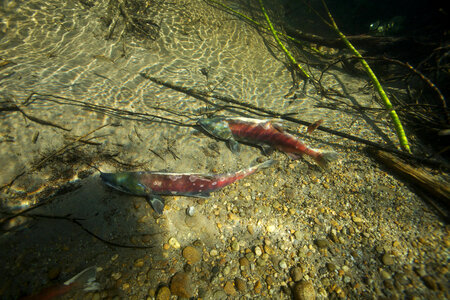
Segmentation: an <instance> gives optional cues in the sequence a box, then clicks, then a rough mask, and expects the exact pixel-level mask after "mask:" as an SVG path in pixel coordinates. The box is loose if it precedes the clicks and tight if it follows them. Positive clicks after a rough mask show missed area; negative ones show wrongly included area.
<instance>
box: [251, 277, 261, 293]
mask: <svg viewBox="0 0 450 300" xmlns="http://www.w3.org/2000/svg"><path fill="white" fill-rule="evenodd" d="M261 289H262V284H261V281H259V280H258V281H257V282H256V283H255V287H254V288H253V290H254V291H255V293H257V294H259V293H261Z"/></svg>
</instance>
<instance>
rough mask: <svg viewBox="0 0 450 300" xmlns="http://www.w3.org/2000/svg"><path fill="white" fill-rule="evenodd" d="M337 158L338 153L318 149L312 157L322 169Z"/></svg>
mask: <svg viewBox="0 0 450 300" xmlns="http://www.w3.org/2000/svg"><path fill="white" fill-rule="evenodd" d="M337 158H338V154H337V153H336V152H334V151H320V152H319V154H318V155H317V156H315V157H314V161H315V162H316V163H317V164H318V165H319V166H320V167H321V168H323V169H326V168H327V167H328V164H329V163H330V162H332V161H334V160H336V159H337Z"/></svg>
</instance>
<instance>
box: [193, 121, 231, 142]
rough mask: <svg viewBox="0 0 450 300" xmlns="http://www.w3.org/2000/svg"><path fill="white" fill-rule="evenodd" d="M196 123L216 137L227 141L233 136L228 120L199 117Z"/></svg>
mask: <svg viewBox="0 0 450 300" xmlns="http://www.w3.org/2000/svg"><path fill="white" fill-rule="evenodd" d="M197 124H198V125H199V126H200V127H202V128H203V129H204V130H205V131H206V132H208V133H209V134H211V135H212V136H214V137H216V138H219V139H222V140H226V141H227V140H229V139H231V138H232V137H233V134H232V132H231V130H230V127H228V122H227V121H226V120H224V119H223V118H207V119H199V120H198V121H197Z"/></svg>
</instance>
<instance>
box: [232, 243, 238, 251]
mask: <svg viewBox="0 0 450 300" xmlns="http://www.w3.org/2000/svg"><path fill="white" fill-rule="evenodd" d="M231 249H232V250H233V251H239V243H238V242H237V241H232V242H231Z"/></svg>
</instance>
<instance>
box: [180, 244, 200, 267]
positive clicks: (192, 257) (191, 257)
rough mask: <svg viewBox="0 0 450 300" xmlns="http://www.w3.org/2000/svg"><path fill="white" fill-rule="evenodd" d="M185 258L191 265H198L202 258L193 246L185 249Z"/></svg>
mask: <svg viewBox="0 0 450 300" xmlns="http://www.w3.org/2000/svg"><path fill="white" fill-rule="evenodd" d="M182 254H183V257H184V258H185V259H186V260H187V263H188V264H190V265H193V264H196V263H198V262H199V261H200V259H201V258H202V255H201V253H200V252H199V251H198V250H197V249H196V248H194V247H192V246H187V247H185V248H184V249H183V253H182Z"/></svg>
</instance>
